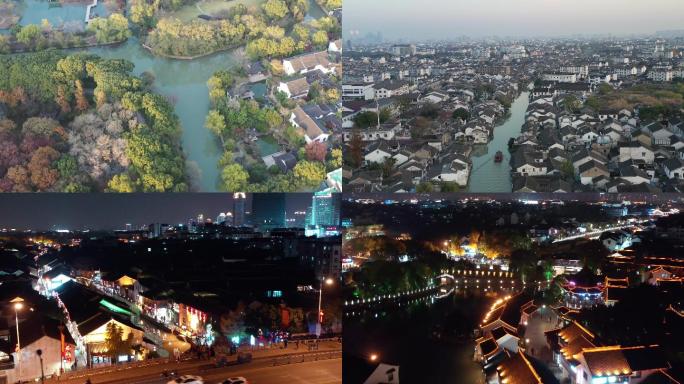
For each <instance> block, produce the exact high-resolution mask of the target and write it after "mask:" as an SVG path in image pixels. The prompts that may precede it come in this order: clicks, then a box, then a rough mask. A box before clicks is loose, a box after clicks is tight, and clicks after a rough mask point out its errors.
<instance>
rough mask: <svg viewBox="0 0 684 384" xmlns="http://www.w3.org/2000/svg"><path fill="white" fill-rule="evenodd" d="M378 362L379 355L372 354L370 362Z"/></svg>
mask: <svg viewBox="0 0 684 384" xmlns="http://www.w3.org/2000/svg"><path fill="white" fill-rule="evenodd" d="M377 360H378V355H377V354H376V353H371V355H370V361H373V362H375V361H377Z"/></svg>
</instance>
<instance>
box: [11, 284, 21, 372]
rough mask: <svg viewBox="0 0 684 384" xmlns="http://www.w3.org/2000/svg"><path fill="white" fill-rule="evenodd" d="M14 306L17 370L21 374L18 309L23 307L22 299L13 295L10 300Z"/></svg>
mask: <svg viewBox="0 0 684 384" xmlns="http://www.w3.org/2000/svg"><path fill="white" fill-rule="evenodd" d="M10 303H12V307H14V322H15V323H16V326H17V372H19V375H20V376H21V342H20V341H19V311H21V310H22V308H24V299H22V298H21V297H15V298H14V299H12V300H11V301H10Z"/></svg>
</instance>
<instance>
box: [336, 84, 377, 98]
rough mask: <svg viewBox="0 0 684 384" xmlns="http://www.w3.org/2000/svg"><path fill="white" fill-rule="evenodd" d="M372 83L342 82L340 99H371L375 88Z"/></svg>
mask: <svg viewBox="0 0 684 384" xmlns="http://www.w3.org/2000/svg"><path fill="white" fill-rule="evenodd" d="M373 85H374V84H373V83H356V84H342V100H343V101H351V100H373V99H374V98H375V88H373Z"/></svg>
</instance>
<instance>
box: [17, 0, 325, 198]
mask: <svg viewBox="0 0 684 384" xmlns="http://www.w3.org/2000/svg"><path fill="white" fill-rule="evenodd" d="M25 1H27V3H26V4H25V5H28V6H26V7H25V8H24V13H23V15H22V19H21V20H20V22H19V23H20V24H22V25H26V24H30V23H36V22H38V23H39V22H40V19H42V18H46V17H47V16H49V18H50V20H51V21H54V24H55V25H56V24H59V22H60V21H63V22H68V21H75V20H76V19H77V17H76V13H79V14H80V12H77V10H75V9H74V7H72V6H66V7H54V8H49V7H48V4H47V2H45V1H40V0H25ZM77 7H79V6H77ZM79 8H82V15H83V16H85V6H83V5H81V6H80V7H79ZM34 12H35V13H36V14H34ZM323 16H325V12H324V11H323V10H322V9H321V8H320V7H319V6H318V4H317V3H316V2H315V0H310V1H309V12H308V14H307V16H306V19H307V20H311V19H316V18H320V17H323ZM37 20H38V21H37ZM87 51H88V52H90V53H94V54H97V55H99V56H101V57H104V58H108V59H126V60H129V61H131V62H132V63H133V64H134V65H135V69H134V72H135V73H136V74H141V73H143V72H149V73H151V74H152V75H154V78H155V82H154V88H155V91H156V92H158V93H160V94H162V95H164V96H166V97H168V98H169V99H170V100H171V101H172V103H173V104H174V106H175V110H176V114H177V115H178V117H179V119H180V122H181V125H182V128H183V136H182V144H183V149H184V151H185V155H186V158H187V160H188V174H189V175H190V179H191V180H192V181H194V183H193V184H194V189H197V190H199V191H203V192H215V191H217V190H218V189H219V169H218V167H217V165H218V160H219V158H220V157H221V154H222V149H221V144H220V142H219V141H218V140H217V138H216V137H215V136H214V135H213V134H212V133H211V132H209V130H207V129H205V128H204V120H205V118H206V115H207V112H208V111H209V90H208V88H207V80H209V78H210V77H211V76H212V75H213V74H214V73H215V72H216V71H218V70H225V69H230V68H233V67H235V66H238V65H241V64H242V63H243V62H244V60H246V58H245V57H243V55H241V54H240V53H239V52H240V51H242V50H241V49H237V50H234V51H225V52H219V53H216V54H214V55H210V56H205V57H201V58H198V59H195V60H173V59H166V58H162V57H157V56H153V55H152V54H151V53H150V52H148V51H147V50H146V49H144V48H143V47H142V46H141V44H140V41H139V40H138V39H137V38H135V37H133V38H130V39H129V40H128V41H126V42H125V43H123V44H120V45H117V46H108V47H96V48H89V49H87Z"/></svg>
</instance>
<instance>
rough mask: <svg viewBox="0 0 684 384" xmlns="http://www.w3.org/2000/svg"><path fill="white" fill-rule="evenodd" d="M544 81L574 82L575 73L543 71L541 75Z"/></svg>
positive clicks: (575, 80) (575, 79) (575, 78)
mask: <svg viewBox="0 0 684 384" xmlns="http://www.w3.org/2000/svg"><path fill="white" fill-rule="evenodd" d="M542 80H544V81H555V82H558V83H576V82H577V74H574V73H562V72H559V73H545V74H543V75H542Z"/></svg>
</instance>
